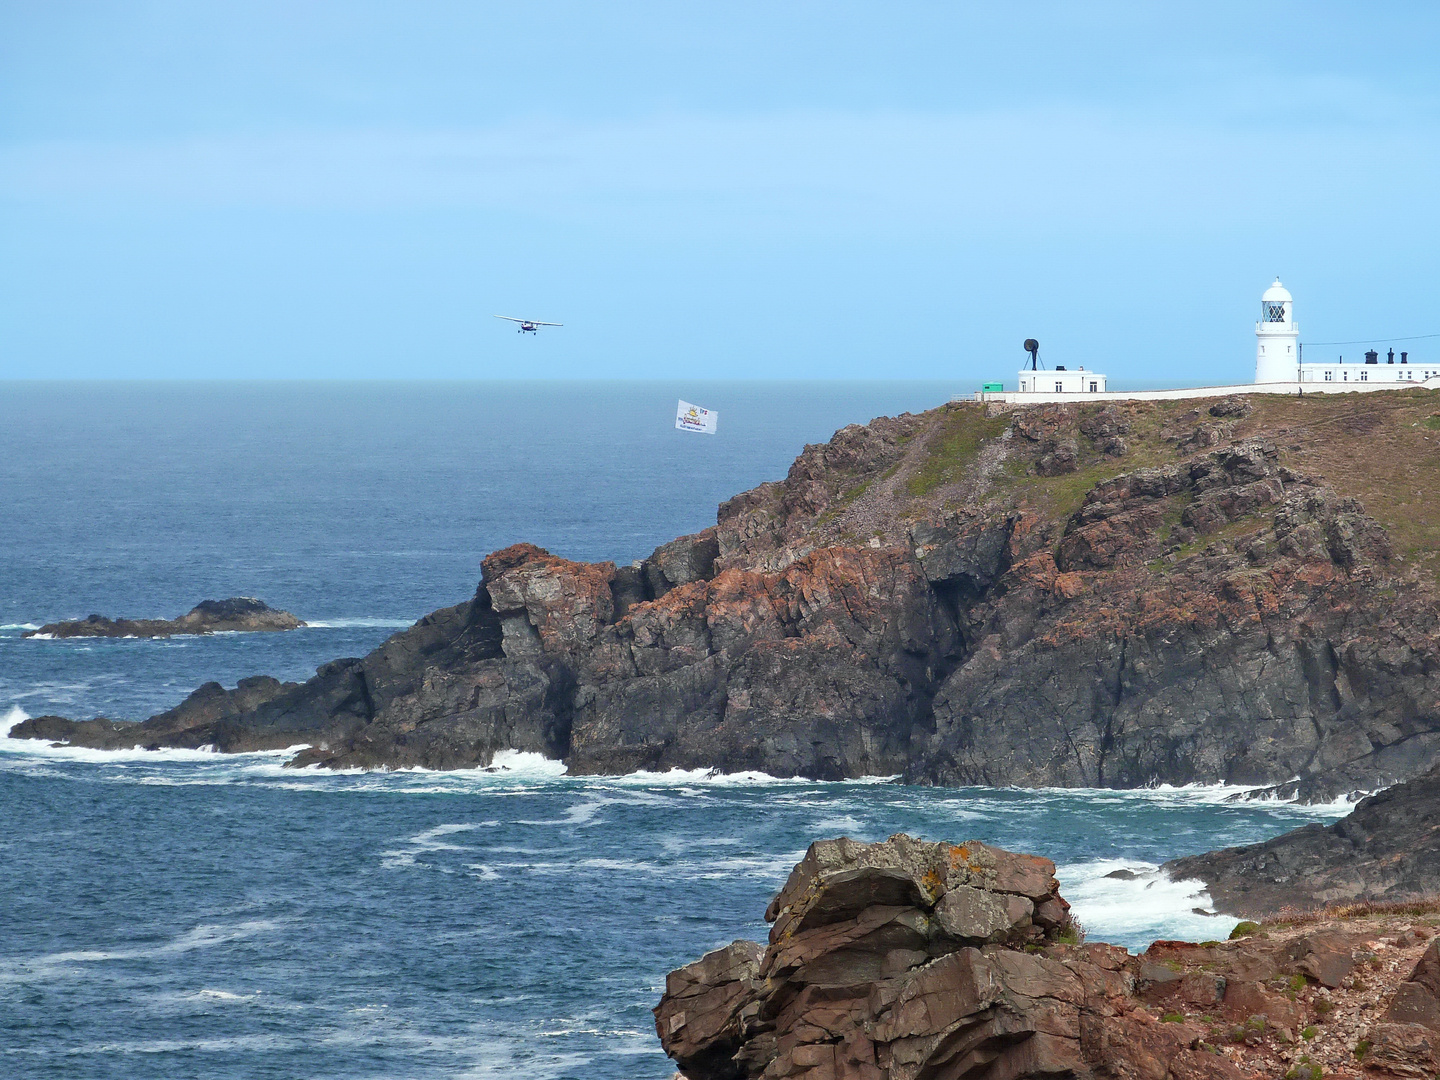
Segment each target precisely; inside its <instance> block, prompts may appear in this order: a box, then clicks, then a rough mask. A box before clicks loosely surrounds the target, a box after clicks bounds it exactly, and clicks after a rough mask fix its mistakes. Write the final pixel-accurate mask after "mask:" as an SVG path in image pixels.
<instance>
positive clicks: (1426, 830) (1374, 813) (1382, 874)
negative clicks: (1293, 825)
mask: <svg viewBox="0 0 1440 1080" xmlns="http://www.w3.org/2000/svg"><path fill="white" fill-rule="evenodd" d="M1164 869H1165V870H1166V871H1167V872H1168V873H1169V874H1170V875H1171V876H1172V877H1175V878H1194V879H1197V880H1200V881H1203V882H1205V885H1206V888H1207V890H1208V891H1209V893H1210V896H1211V899H1212V900H1213V901H1214V903H1215V905H1216V907H1217V908H1219V909H1220V910H1222V911H1229V912H1232V913H1235V914H1244V915H1263V914H1268V913H1271V912H1275V911H1279V910H1282V909H1284V908H1300V909H1305V908H1315V907H1324V906H1326V905H1328V904H1336V903H1343V902H1346V901H1356V900H1378V901H1395V900H1407V899H1411V898H1414V897H1421V896H1433V895H1435V894H1437V893H1440V768H1437V769H1432V770H1431V771H1430V772H1428V773H1426V774H1425V775H1424V776H1422V777H1420V778H1418V779H1415V780H1411V781H1408V782H1406V783H1403V784H1399V785H1397V786H1395V787H1392V788H1389V789H1387V790H1385V791H1382V792H1381V793H1380V794H1378V795H1372V796H1370V797H1369V798H1367V799H1364V800H1362V801H1361V802H1360V803H1359V804H1358V805H1357V806H1356V807H1355V809H1354V811H1353V812H1351V814H1350V815H1349V816H1348V817H1345V818H1342V819H1341V820H1340V821H1337V822H1335V824H1333V825H1327V826H1321V825H1319V824H1314V825H1306V826H1305V827H1304V828H1301V829H1296V830H1295V831H1293V832H1289V833H1286V834H1285V835H1283V836H1278V837H1276V838H1274V839H1273V840H1267V841H1265V842H1264V843H1261V844H1251V845H1248V846H1246V847H1238V848H1226V849H1225V850H1223V851H1212V852H1210V853H1208V854H1205V855H1194V856H1191V857H1189V858H1184V859H1175V860H1173V861H1172V862H1169V863H1166V864H1165V867H1164Z"/></svg>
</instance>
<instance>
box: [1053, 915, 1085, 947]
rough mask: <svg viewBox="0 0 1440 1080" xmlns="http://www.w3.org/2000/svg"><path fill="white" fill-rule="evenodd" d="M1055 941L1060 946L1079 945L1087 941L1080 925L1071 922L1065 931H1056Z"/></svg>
mask: <svg viewBox="0 0 1440 1080" xmlns="http://www.w3.org/2000/svg"><path fill="white" fill-rule="evenodd" d="M1054 940H1055V941H1056V943H1058V944H1060V945H1079V944H1080V942H1082V941H1084V940H1085V932H1084V931H1083V930H1082V929H1081V928H1080V924H1079V923H1077V922H1075V921H1074V920H1071V922H1069V923H1068V924H1066V926H1065V927H1064V928H1063V929H1061V930H1057V931H1055V939H1054Z"/></svg>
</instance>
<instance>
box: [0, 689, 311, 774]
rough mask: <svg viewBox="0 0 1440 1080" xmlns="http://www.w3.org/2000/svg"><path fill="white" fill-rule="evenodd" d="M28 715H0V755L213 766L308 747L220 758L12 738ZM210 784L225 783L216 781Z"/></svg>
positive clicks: (198, 752) (14, 710)
mask: <svg viewBox="0 0 1440 1080" xmlns="http://www.w3.org/2000/svg"><path fill="white" fill-rule="evenodd" d="M29 718H30V717H29V715H28V714H27V713H26V712H25V711H24V710H23V709H21V708H20V707H19V706H11V708H10V710H9V711H8V712H6V713H5V714H4V715H3V716H0V755H14V756H16V757H25V758H51V759H55V760H59V761H83V762H90V763H91V764H95V765H114V764H117V763H121V762H127V761H146V762H162V761H173V762H202V761H203V762H206V763H215V762H217V761H218V760H220V759H222V758H229V759H232V760H234V761H236V762H253V761H255V760H256V759H267V758H268V759H277V760H278V759H286V758H291V757H294V756H295V755H296V754H298V753H299V752H300V751H301V750H304V749H306V748H307V745H308V744H305V743H300V744H297V745H295V746H288V747H286V748H285V749H283V750H255V751H252V752H249V753H245V754H232V755H221V754H220V753H219V752H217V751H216V749H215V747H213V746H202V747H198V748H196V749H194V750H186V749H181V748H178V747H167V748H162V749H159V750H142V749H140V748H138V747H130V748H128V749H124V750H96V749H94V748H93V747H89V746H71V745H69V744H68V743H63V742H61V743H52V742H50V741H48V740H46V739H12V738H10V731H11V730H12V729H13V728H14V727H15V726H16V725H17V724H19V723H20V722H21V721H23V720H28V719H29ZM135 782H137V783H146V782H152V783H153V782H160V783H166V782H168V783H174V784H176V785H177V786H178V785H180V784H183V783H184V782H185V781H183V780H178V779H169V778H152V777H146V778H140V777H137V778H136V780H135ZM213 782H224V781H223V780H216V781H213Z"/></svg>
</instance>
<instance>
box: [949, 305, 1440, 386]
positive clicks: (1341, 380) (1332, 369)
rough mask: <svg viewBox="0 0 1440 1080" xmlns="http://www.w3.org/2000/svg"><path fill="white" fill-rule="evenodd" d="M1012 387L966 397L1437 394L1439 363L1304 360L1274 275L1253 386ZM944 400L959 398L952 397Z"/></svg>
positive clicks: (1030, 381) (1065, 374) (1022, 380)
mask: <svg viewBox="0 0 1440 1080" xmlns="http://www.w3.org/2000/svg"><path fill="white" fill-rule="evenodd" d="M1025 344H1026V347H1027V348H1029V347H1030V346H1032V345H1034V344H1035V343H1034V342H1033V341H1027V342H1026V343H1025ZM1312 352H1313V350H1312ZM1018 385H1019V388H1020V389H1019V391H1018V392H1016V391H1006V390H1005V388H1004V386H1003V384H1001V383H998V382H996V383H985V384H984V385H983V387H982V388H981V389H980V390H978V391H975V392H974V394H973V396H974V399H975V400H976V401H997V402H1009V403H1011V404H1015V405H1036V404H1040V403H1042V402H1044V403H1049V402H1063V401H1074V400H1076V399H1077V398H1080V399H1088V400H1090V401H1127V400H1128V401H1178V400H1183V399H1187V398H1212V397H1226V396H1229V395H1231V394H1315V393H1319V394H1351V393H1356V392H1365V391H1370V390H1398V389H1402V388H1406V387H1412V386H1423V387H1424V388H1426V389H1427V390H1440V359H1431V360H1427V361H1424V362H1419V361H1416V362H1411V360H1410V354H1409V353H1408V352H1402V353H1400V354H1399V357H1398V359H1397V357H1396V353H1395V350H1394V349H1390V350H1388V351H1387V352H1386V353H1385V354H1384V355H1381V354H1380V353H1379V352H1378V351H1376V350H1375V349H1370V350H1368V351H1367V352H1365V353H1364V354H1363V355H1361V356H1360V357H1358V358H1357V359H1355V360H1351V361H1349V362H1348V363H1347V362H1345V361H1344V360H1342V359H1341V358H1340V357H1339V356H1336V358H1335V359H1334V360H1316V359H1310V360H1305V358H1304V355H1303V352H1302V349H1301V343H1300V326H1299V324H1298V323H1296V322H1295V301H1294V298H1293V297H1292V296H1291V295H1290V292H1289V290H1287V289H1286V288H1285V286H1284V285H1282V284H1280V279H1279V278H1276V279H1275V283H1274V284H1273V285H1271V286H1270V287H1269V288H1268V289H1266V290H1265V293H1264V295H1262V296H1261V297H1260V321H1259V322H1257V323H1256V324H1255V381H1254V382H1253V383H1245V384H1241V385H1232V386H1194V387H1176V388H1174V389H1171V390H1134V391H1129V392H1124V393H1120V392H1117V393H1110V392H1109V391H1108V390H1107V389H1106V387H1105V376H1104V375H1102V374H1100V373H1099V372H1098V371H1086V370H1085V369H1084V368H1076V369H1075V370H1074V371H1067V370H1066V369H1065V368H1063V367H1061V368H1056V369H1055V370H1054V371H1030V370H1022V371H1021V372H1020V373H1019V382H1018ZM967 396H969V395H967ZM952 400H955V401H959V400H963V399H962V398H961V397H956V398H954V399H952Z"/></svg>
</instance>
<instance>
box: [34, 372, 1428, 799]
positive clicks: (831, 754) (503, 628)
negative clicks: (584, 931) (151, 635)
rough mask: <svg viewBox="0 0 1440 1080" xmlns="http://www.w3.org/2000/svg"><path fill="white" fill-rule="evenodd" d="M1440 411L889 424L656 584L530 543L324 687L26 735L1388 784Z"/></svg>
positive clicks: (1315, 786) (1140, 408)
mask: <svg viewBox="0 0 1440 1080" xmlns="http://www.w3.org/2000/svg"><path fill="white" fill-rule="evenodd" d="M1437 404H1440V403H1437V402H1436V401H1435V396H1434V395H1433V394H1431V393H1429V392H1426V391H1423V390H1413V391H1397V392H1394V393H1387V394H1367V395H1355V396H1353V397H1349V396H1346V395H1329V396H1326V397H1324V398H1313V397H1307V398H1300V399H1297V398H1284V397H1267V396H1263V395H1254V396H1249V397H1245V398H1226V399H1221V400H1215V401H1209V402H1198V403H1197V402H1194V401H1184V402H1119V403H1110V404H1103V405H1102V404H1098V403H1096V404H1083V403H1077V404H1073V405H1072V404H1066V405H1047V406H1029V407H1018V408H1014V407H1006V406H995V405H989V406H986V405H980V404H975V403H952V404H950V405H947V406H944V407H942V408H939V409H936V410H932V411H931V412H927V413H924V414H920V415H908V414H907V415H903V416H900V417H895V418H882V419H878V420H875V421H874V422H872V423H870V424H868V425H864V426H860V425H855V426H851V427H847V428H844V429H842V430H841V431H839V432H837V433H836V435H835V437H834V438H833V439H831V441H830V442H829V443H827V444H823V445H814V446H807V447H806V448H805V450H804V452H803V453H802V454H801V455H800V456H799V458H797V460H796V461H795V463H794V464H793V465H792V466H791V468H790V471H789V474H788V476H787V477H786V478H785V479H784V480H783V481H779V482H775V483H767V484H762V485H761V486H759V487H758V488H755V489H754V490H752V491H749V492H746V493H744V494H742V495H738V496H736V497H735V498H733V499H731V500H730V501H729V502H727V503H725V504H724V505H722V506H721V507H720V510H719V513H718V515H717V523H716V525H715V527H713V528H711V529H707V530H705V531H704V532H702V533H699V534H697V535H694V536H688V537H682V538H680V539H678V540H675V541H673V542H671V543H669V544H666V545H663V546H662V547H661V548H659V549H657V550H656V551H655V553H654V554H652V555H651V556H650V557H649V558H648V559H645V560H643V561H642V562H640V563H636V564H634V565H631V566H618V567H617V566H616V565H614V564H613V563H608V562H606V563H576V562H571V561H568V560H565V559H562V558H559V557H557V556H554V555H552V554H550V553H548V552H545V551H542V550H540V549H539V548H535V547H533V546H530V545H523V544H522V545H517V546H515V547H511V548H507V549H505V550H504V551H499V552H496V553H494V554H492V555H490V556H488V557H487V558H486V559H485V560H484V562H483V564H482V577H481V582H480V585H479V588H478V589H477V590H476V593H475V595H474V597H473V598H472V599H471V600H469V601H468V602H466V603H463V604H460V605H457V606H455V607H452V608H446V609H443V610H441V611H437V612H435V613H433V614H432V615H429V616H427V617H426V618H424V619H422V620H421V621H420V622H419V623H417V624H416V625H415V626H414V627H412V628H411V629H409V630H406V631H404V632H402V633H400V634H397V635H395V636H394V637H393V638H391V639H390V640H389V641H387V642H386V643H385V644H384V645H382V646H381V647H380V648H379V649H377V650H375V651H374V652H373V653H371V654H370V655H369V656H367V657H364V658H355V659H343V660H336V661H334V662H332V663H330V664H327V665H324V666H323V667H321V668H320V669H319V671H317V673H316V675H315V677H314V678H312V679H310V680H309V681H307V682H306V683H303V684H294V683H279V682H276V681H275V680H269V679H264V678H259V679H251V680H246V681H245V682H243V683H242V684H241V685H240V686H239V687H237V688H236V689H234V690H227V689H224V688H222V687H220V686H218V685H217V684H208V685H207V686H205V687H202V688H201V689H200V690H198V691H196V693H195V694H194V695H192V696H191V698H189V699H187V700H186V701H185V702H183V703H182V704H181V705H179V706H177V707H176V708H175V709H172V710H170V711H169V712H167V713H164V714H161V715H160V716H157V717H153V718H152V719H150V720H148V721H146V722H144V723H142V724H133V723H124V722H119V721H114V720H107V719H103V718H102V719H97V720H92V721H86V722H84V723H76V722H74V721H70V720H65V719H63V718H57V717H41V718H36V719H35V720H30V721H26V722H25V723H22V724H20V725H18V726H17V727H16V728H15V729H14V730H13V731H12V733H11V734H12V737H38V738H48V739H68V740H71V741H74V742H80V743H84V744H86V745H96V746H118V745H162V746H199V745H207V744H208V745H214V746H216V747H217V748H219V749H221V750H248V749H262V748H274V747H284V746H289V745H293V744H295V743H300V742H304V743H309V744H310V746H311V748H310V749H309V750H307V751H304V752H303V753H302V754H300V755H299V756H298V757H297V758H296V759H295V760H296V763H297V764H308V763H320V764H325V765H333V766H365V767H369V766H403V765H412V764H418V765H424V766H428V767H433V768H456V767H467V766H477V765H480V766H483V765H486V764H488V763H489V762H490V760H491V758H492V756H493V754H494V753H495V752H496V751H497V750H501V749H517V750H528V751H537V752H540V753H544V754H546V755H548V756H551V757H556V758H563V759H564V760H565V761H566V763H567V764H568V766H569V768H570V770H571V771H572V772H575V773H601V772H627V771H632V770H636V769H667V768H672V767H681V768H697V767H708V768H719V769H724V770H741V769H758V770H763V771H766V772H769V773H773V774H776V775H781V776H789V775H799V776H807V777H815V778H823V779H836V778H843V777H854V776H863V775H890V774H903V775H904V776H905V777H906V779H907V780H909V781H911V782H919V783H940V784H992V785H1006V784H1015V785H1027V786H1028V785H1067V786H1076V785H1082V786H1111V787H1128V786H1136V785H1143V784H1148V783H1152V782H1156V781H1163V782H1169V783H1177V784H1180V783H1190V782H1204V783H1217V782H1226V783H1239V784H1253V785H1276V786H1284V787H1285V790H1286V792H1287V793H1293V794H1298V795H1299V796H1300V797H1302V798H1318V799H1328V798H1332V797H1334V796H1335V795H1337V794H1341V793H1345V792H1349V791H1352V790H1355V789H1365V790H1374V789H1376V788H1379V787H1382V786H1384V785H1386V784H1389V783H1394V782H1396V781H1400V780H1405V779H1408V778H1410V777H1413V776H1417V775H1419V774H1420V773H1422V772H1424V771H1425V770H1427V769H1429V768H1431V767H1433V766H1435V765H1437V764H1440V620H1437V613H1440V607H1437V603H1436V596H1435V592H1434V585H1435V580H1434V573H1435V567H1436V564H1435V562H1434V561H1433V557H1434V555H1435V553H1436V552H1437V551H1440V511H1437V510H1436V509H1434V508H1433V507H1432V506H1431V505H1430V500H1428V498H1427V496H1426V493H1427V492H1428V491H1432V490H1433V483H1434V479H1435V476H1436V471H1437V469H1440V442H1437V441H1435V440H1436V439H1440V431H1437V429H1440V413H1436V412H1435V411H1434V410H1435V409H1436V406H1437ZM1362 500H1363V501H1362Z"/></svg>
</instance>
